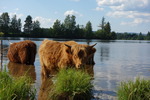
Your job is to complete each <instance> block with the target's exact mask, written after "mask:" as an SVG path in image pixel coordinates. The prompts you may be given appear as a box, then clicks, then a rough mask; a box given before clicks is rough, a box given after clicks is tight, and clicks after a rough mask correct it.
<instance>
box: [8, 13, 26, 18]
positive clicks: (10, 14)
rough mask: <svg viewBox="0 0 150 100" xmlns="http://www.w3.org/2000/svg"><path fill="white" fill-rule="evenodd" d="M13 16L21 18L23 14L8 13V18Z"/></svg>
mask: <svg viewBox="0 0 150 100" xmlns="http://www.w3.org/2000/svg"><path fill="white" fill-rule="evenodd" d="M14 15H16V16H17V18H22V17H23V16H24V15H23V14H18V13H16V12H14V13H9V16H10V18H12V17H13V16H14Z"/></svg>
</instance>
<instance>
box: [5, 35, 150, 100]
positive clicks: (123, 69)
mask: <svg viewBox="0 0 150 100" xmlns="http://www.w3.org/2000/svg"><path fill="white" fill-rule="evenodd" d="M9 39H10V41H11V42H18V41H22V40H26V39H28V38H9ZM30 39H31V40H32V41H34V42H35V43H36V44H37V46H38V47H39V45H40V44H41V42H42V40H43V38H40V39H33V38H30ZM51 40H57V41H66V40H65V39H51ZM75 41H76V42H78V43H80V44H90V45H92V44H95V43H97V45H96V46H95V48H96V49H97V51H96V53H95V57H94V61H95V63H96V64H95V65H94V67H93V71H91V72H92V74H93V77H94V80H93V84H94V89H93V93H94V96H95V97H97V98H102V99H103V100H116V99H117V98H116V89H117V86H118V85H119V83H120V81H127V80H134V79H135V78H136V77H138V76H140V77H142V78H145V79H150V41H138V40H116V41H101V40H84V39H78V40H75ZM3 45H4V47H5V48H6V47H8V45H9V43H8V40H4V41H3ZM6 53H7V51H4V58H3V59H4V60H3V64H8V65H9V67H8V69H9V70H10V73H11V74H13V75H14V76H17V74H18V73H23V72H24V70H28V68H30V71H29V72H30V73H29V74H30V75H31V76H32V78H33V79H34V80H35V87H36V88H37V90H38V93H37V97H38V95H40V94H39V93H41V91H40V92H39V90H40V88H41V87H43V86H48V83H47V82H44V83H43V84H42V82H41V68H40V62H39V56H38V54H37V55H36V60H35V65H34V66H27V67H26V66H25V65H14V64H13V63H9V61H8V59H7V57H6ZM14 66H15V67H14ZM19 66H21V67H19ZM41 84H42V85H41ZM49 84H50V83H49ZM44 95H46V94H44Z"/></svg>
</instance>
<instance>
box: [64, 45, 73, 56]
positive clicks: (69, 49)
mask: <svg viewBox="0 0 150 100" xmlns="http://www.w3.org/2000/svg"><path fill="white" fill-rule="evenodd" d="M65 46H67V47H68V49H66V52H67V53H68V54H72V53H71V46H70V45H67V44H65Z"/></svg>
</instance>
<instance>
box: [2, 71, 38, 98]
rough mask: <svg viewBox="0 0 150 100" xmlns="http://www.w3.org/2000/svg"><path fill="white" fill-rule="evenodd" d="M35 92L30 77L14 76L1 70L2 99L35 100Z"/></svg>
mask: <svg viewBox="0 0 150 100" xmlns="http://www.w3.org/2000/svg"><path fill="white" fill-rule="evenodd" d="M35 93H36V90H35V88H33V87H32V85H31V79H30V78H29V77H27V76H22V77H19V78H13V77H11V76H10V75H9V74H8V72H6V71H0V100H28V99H29V100H34V98H35Z"/></svg>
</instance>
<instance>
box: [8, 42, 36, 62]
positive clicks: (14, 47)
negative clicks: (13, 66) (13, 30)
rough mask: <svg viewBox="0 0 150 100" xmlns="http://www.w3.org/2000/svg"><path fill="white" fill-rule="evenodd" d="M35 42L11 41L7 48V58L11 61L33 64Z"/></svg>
mask: <svg viewBox="0 0 150 100" xmlns="http://www.w3.org/2000/svg"><path fill="white" fill-rule="evenodd" d="M35 55H36V44H35V43H34V42H32V41H30V40H25V41H21V42H17V43H12V44H11V45H10V47H9V49H8V54H7V56H8V58H9V60H10V61H11V62H15V63H22V64H31V65H33V64H34V61H35Z"/></svg>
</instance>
